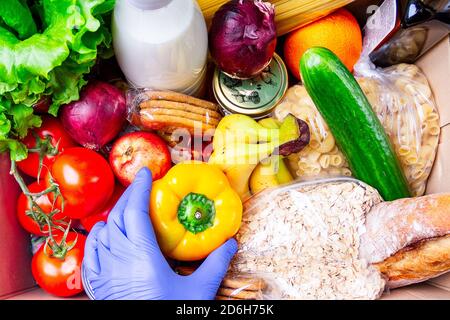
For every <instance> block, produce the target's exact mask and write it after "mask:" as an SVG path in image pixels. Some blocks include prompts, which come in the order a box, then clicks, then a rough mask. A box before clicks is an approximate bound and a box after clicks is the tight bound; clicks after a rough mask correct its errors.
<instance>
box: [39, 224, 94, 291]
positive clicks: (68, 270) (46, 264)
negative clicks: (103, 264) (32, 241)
mask: <svg viewBox="0 0 450 320" xmlns="http://www.w3.org/2000/svg"><path fill="white" fill-rule="evenodd" d="M61 237H62V235H61V234H60V235H57V236H55V237H54V238H55V241H56V242H57V243H60V241H61ZM75 240H76V243H75V246H74V247H73V248H72V249H71V250H69V251H68V252H67V254H66V256H65V257H64V259H60V258H57V257H53V256H52V254H53V251H52V249H51V248H50V247H47V254H46V253H45V252H44V247H45V245H43V246H41V248H40V249H39V250H38V251H37V252H36V254H35V255H34V256H33V260H32V261H31V271H32V273H33V277H34V279H35V280H36V282H37V284H38V285H39V286H40V287H41V288H42V289H43V290H44V291H46V292H48V293H51V294H53V295H55V296H58V297H70V296H74V295H76V294H79V293H80V292H82V291H83V284H82V282H81V262H82V261H83V257H84V245H85V243H86V237H85V236H84V235H82V234H79V233H76V232H69V233H68V235H67V239H66V242H67V245H68V246H70V245H71V244H73V242H74V241H75Z"/></svg>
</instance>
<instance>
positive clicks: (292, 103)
mask: <svg viewBox="0 0 450 320" xmlns="http://www.w3.org/2000/svg"><path fill="white" fill-rule="evenodd" d="M356 70H357V80H358V82H359V84H360V86H361V88H362V90H363V91H364V93H365V94H366V96H367V98H368V100H369V102H370V103H371V105H372V108H373V109H374V111H375V113H376V114H377V116H378V118H379V119H380V121H381V123H382V124H383V127H384V128H385V130H386V133H387V134H388V136H389V138H390V140H391V143H392V144H393V146H394V150H395V152H396V154H397V156H398V158H399V160H400V163H401V165H402V168H403V171H404V173H405V176H406V178H407V179H408V183H409V186H410V189H411V191H412V193H413V195H414V196H421V195H423V194H424V193H425V189H426V182H427V179H428V177H429V175H430V172H431V169H432V166H433V163H434V159H435V156H436V151H437V146H438V143H439V134H440V127H439V115H438V113H437V109H436V106H435V104H434V99H433V95H432V92H431V89H430V86H429V84H428V81H427V79H426V77H425V76H424V75H423V73H422V72H421V71H420V69H419V68H418V67H417V66H415V65H409V64H400V65H396V66H392V67H389V68H386V69H379V68H375V67H374V66H373V65H372V64H371V63H368V62H364V61H363V62H360V63H359V64H358V65H357V66H356ZM288 113H292V114H293V115H294V116H296V117H299V118H301V119H303V120H305V121H306V122H307V123H308V125H309V127H310V130H311V136H312V139H311V143H310V145H309V146H308V147H307V148H305V149H304V150H302V152H300V153H298V154H295V155H291V156H290V157H289V164H290V166H291V169H292V171H293V172H294V173H295V174H296V175H297V177H299V178H302V179H308V178H311V177H324V176H336V175H345V176H350V175H351V171H350V169H349V167H348V163H347V161H346V160H345V157H344V155H343V154H342V153H341V152H340V151H339V149H338V147H337V146H335V141H334V138H333V135H332V134H331V132H330V130H329V129H328V126H327V124H326V123H325V121H324V120H323V118H322V117H321V115H320V113H319V112H318V110H317V109H316V107H315V106H314V103H313V102H312V100H311V98H310V97H309V96H308V93H307V92H306V89H305V88H304V87H303V86H300V85H296V86H294V87H292V88H290V89H289V90H288V92H287V94H286V96H285V98H284V100H283V101H282V102H281V103H280V104H279V105H278V106H277V107H276V109H275V112H274V116H275V118H277V119H282V118H284V117H285V116H286V115H287V114H288Z"/></svg>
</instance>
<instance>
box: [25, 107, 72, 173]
mask: <svg viewBox="0 0 450 320" xmlns="http://www.w3.org/2000/svg"><path fill="white" fill-rule="evenodd" d="M42 119H43V121H42V125H41V127H40V128H35V129H33V130H32V131H31V132H30V133H29V134H28V135H27V136H26V137H25V138H24V139H23V140H22V142H23V143H24V144H25V146H26V147H27V148H28V149H32V148H35V147H36V137H35V136H34V135H33V133H34V134H36V135H37V136H38V137H39V138H40V139H42V140H45V139H46V138H47V137H50V143H51V145H52V146H53V147H55V146H56V145H57V144H58V142H59V144H58V151H59V152H62V151H64V149H65V148H70V147H75V146H76V143H75V142H74V141H73V140H72V138H71V137H70V136H69V135H68V134H67V132H66V131H64V128H63V126H62V124H61V123H60V122H59V121H58V120H57V119H55V118H53V117H50V116H43V117H42ZM55 158H56V156H49V155H48V156H45V157H44V161H43V165H44V166H43V168H42V171H41V176H42V177H45V174H46V173H47V169H46V167H47V168H50V167H51V166H52V164H53V162H54V161H55ZM17 166H18V167H19V169H20V170H22V171H23V172H24V173H26V174H27V175H29V176H31V177H34V178H37V175H38V169H39V154H38V153H35V152H30V153H29V154H28V158H26V159H25V160H22V161H20V162H18V163H17Z"/></svg>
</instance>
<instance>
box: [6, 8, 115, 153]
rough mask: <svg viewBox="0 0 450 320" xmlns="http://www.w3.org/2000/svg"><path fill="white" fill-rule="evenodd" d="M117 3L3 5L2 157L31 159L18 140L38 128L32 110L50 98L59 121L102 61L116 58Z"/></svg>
mask: <svg viewBox="0 0 450 320" xmlns="http://www.w3.org/2000/svg"><path fill="white" fill-rule="evenodd" d="M114 3H115V1H114V0H35V1H32V0H30V1H26V0H0V152H1V151H7V150H9V151H10V153H11V158H12V159H13V160H18V159H19V158H23V157H26V156H27V155H26V149H25V152H24V146H23V145H22V144H21V143H20V142H19V141H18V139H20V138H22V137H24V136H25V135H26V134H27V131H28V130H29V129H30V128H33V127H38V126H40V124H41V122H40V118H39V117H38V116H36V115H34V114H33V108H32V106H33V105H34V104H35V103H36V102H38V101H39V100H40V99H41V98H42V96H47V95H50V96H51V97H52V105H51V106H50V110H49V112H50V113H51V114H53V115H55V116H56V115H57V113H58V110H59V107H60V106H61V105H63V104H67V103H69V102H71V101H74V100H77V99H79V92H80V90H81V88H82V87H83V86H84V85H85V84H86V82H87V81H86V80H85V78H84V76H85V75H86V74H88V73H89V72H90V70H91V68H92V67H93V66H94V65H95V63H96V60H97V59H98V57H99V56H100V57H110V56H111V55H112V49H111V33H110V26H109V25H110V15H111V11H112V9H113V7H114ZM27 4H28V5H30V7H28V6H27ZM30 8H31V10H30ZM36 16H39V19H38V20H39V21H34V20H33V17H36Z"/></svg>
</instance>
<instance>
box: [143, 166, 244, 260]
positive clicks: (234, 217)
mask: <svg viewBox="0 0 450 320" xmlns="http://www.w3.org/2000/svg"><path fill="white" fill-rule="evenodd" d="M150 217H151V220H152V223H153V227H154V229H155V233H156V237H157V239H158V243H159V246H160V248H161V250H162V252H163V253H164V254H165V255H166V256H168V257H170V258H173V259H176V260H180V261H195V260H200V259H203V258H206V257H207V256H208V255H209V254H210V253H211V252H212V251H214V250H215V249H216V248H218V247H219V246H221V245H222V244H223V243H224V242H225V241H227V240H228V239H230V238H231V237H233V236H234V235H235V234H236V233H237V231H238V230H239V227H240V225H241V220H242V202H241V200H240V198H239V195H238V194H237V193H236V192H235V191H234V190H233V189H232V188H231V186H230V183H229V182H228V179H227V177H226V176H225V174H224V173H223V172H222V171H221V170H220V169H219V168H217V167H216V166H214V165H210V164H207V163H202V162H186V163H181V164H177V165H176V166H174V167H173V168H172V169H170V170H169V172H168V173H167V174H166V175H165V176H164V177H163V178H162V179H160V180H158V181H155V183H154V184H153V188H152V193H151V199H150Z"/></svg>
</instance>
